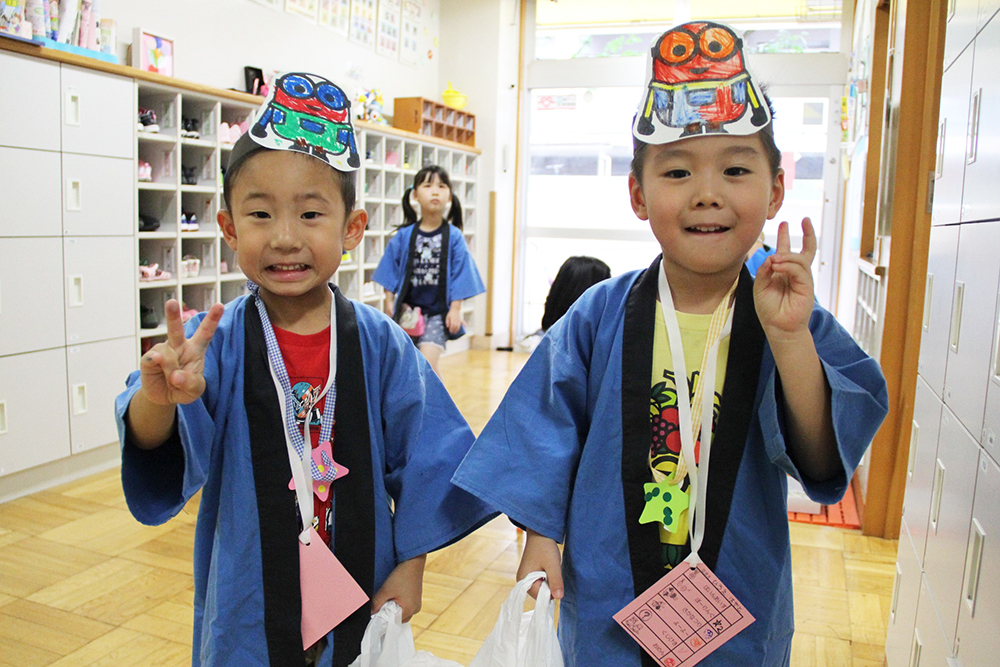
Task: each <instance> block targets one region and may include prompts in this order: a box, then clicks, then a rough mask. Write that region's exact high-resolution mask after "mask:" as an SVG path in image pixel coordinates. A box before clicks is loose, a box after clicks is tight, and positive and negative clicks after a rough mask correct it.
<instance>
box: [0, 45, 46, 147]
mask: <svg viewBox="0 0 1000 667" xmlns="http://www.w3.org/2000/svg"><path fill="white" fill-rule="evenodd" d="M0 82H3V85H0V145H2V146H18V147H21V148H38V149H42V150H48V151H57V150H59V149H60V139H59V126H60V121H59V65H57V64H56V63H50V62H46V61H44V60H39V59H37V58H30V57H28V56H22V55H18V54H15V53H9V52H6V51H0Z"/></svg>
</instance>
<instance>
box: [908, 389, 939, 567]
mask: <svg viewBox="0 0 1000 667" xmlns="http://www.w3.org/2000/svg"><path fill="white" fill-rule="evenodd" d="M943 407H944V406H943V404H942V403H941V399H940V398H938V397H937V396H935V395H934V392H933V391H931V388H930V387H928V386H927V383H926V382H924V381H923V378H920V377H918V378H917V394H916V400H915V401H914V404H913V424H912V426H911V430H910V455H909V459H908V461H909V462H908V465H907V475H906V496H905V498H904V500H903V519H904V520H905V521H906V525H907V527H908V528H909V531H910V537H911V539H912V540H913V548H914V550H915V551H916V554H917V560H918V565H920V566H922V565H923V563H924V547H925V546H926V544H927V524H928V517H929V516H930V509H931V497H932V495H933V490H934V470H935V462H936V461H937V451H938V434H939V432H940V429H941V410H942V409H943ZM900 542H901V543H902V539H900Z"/></svg>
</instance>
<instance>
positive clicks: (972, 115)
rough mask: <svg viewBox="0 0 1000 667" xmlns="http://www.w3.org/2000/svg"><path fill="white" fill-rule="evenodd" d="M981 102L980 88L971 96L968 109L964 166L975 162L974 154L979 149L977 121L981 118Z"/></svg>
mask: <svg viewBox="0 0 1000 667" xmlns="http://www.w3.org/2000/svg"><path fill="white" fill-rule="evenodd" d="M982 101H983V89H982V88H980V89H979V90H977V91H976V92H974V93H973V94H972V104H971V106H970V107H969V137H968V139H969V143H968V147H967V148H966V152H965V162H966V164H972V163H973V162H975V161H976V152H977V151H978V149H979V119H980V118H981V117H982V112H981V111H980V107H981V106H982V104H981V103H982Z"/></svg>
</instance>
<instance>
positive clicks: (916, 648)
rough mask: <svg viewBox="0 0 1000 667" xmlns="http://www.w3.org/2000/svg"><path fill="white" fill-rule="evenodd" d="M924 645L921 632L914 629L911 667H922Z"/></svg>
mask: <svg viewBox="0 0 1000 667" xmlns="http://www.w3.org/2000/svg"><path fill="white" fill-rule="evenodd" d="M923 649H924V643H923V642H922V641H920V631H919V630H918V629H917V628H914V629H913V645H912V646H911V647H910V665H909V667H920V654H921V653H922V652H923Z"/></svg>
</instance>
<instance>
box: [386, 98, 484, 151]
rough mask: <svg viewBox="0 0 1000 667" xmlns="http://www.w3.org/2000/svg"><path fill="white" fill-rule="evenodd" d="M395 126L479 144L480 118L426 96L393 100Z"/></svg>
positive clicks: (470, 144) (469, 143) (466, 143)
mask: <svg viewBox="0 0 1000 667" xmlns="http://www.w3.org/2000/svg"><path fill="white" fill-rule="evenodd" d="M392 104H393V110H392V125H393V127H396V128H398V129H401V130H406V131H408V132H415V133H417V134H422V135H425V136H429V137H437V138H439V139H446V140H448V141H454V142H455V143H459V144H463V145H465V146H475V145H476V116H475V115H474V114H471V113H468V112H467V111H459V110H458V109H453V108H452V107H450V106H448V105H446V104H441V103H440V102H435V101H434V100H428V99H426V98H423V97H397V98H395V99H394V100H393V101H392Z"/></svg>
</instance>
